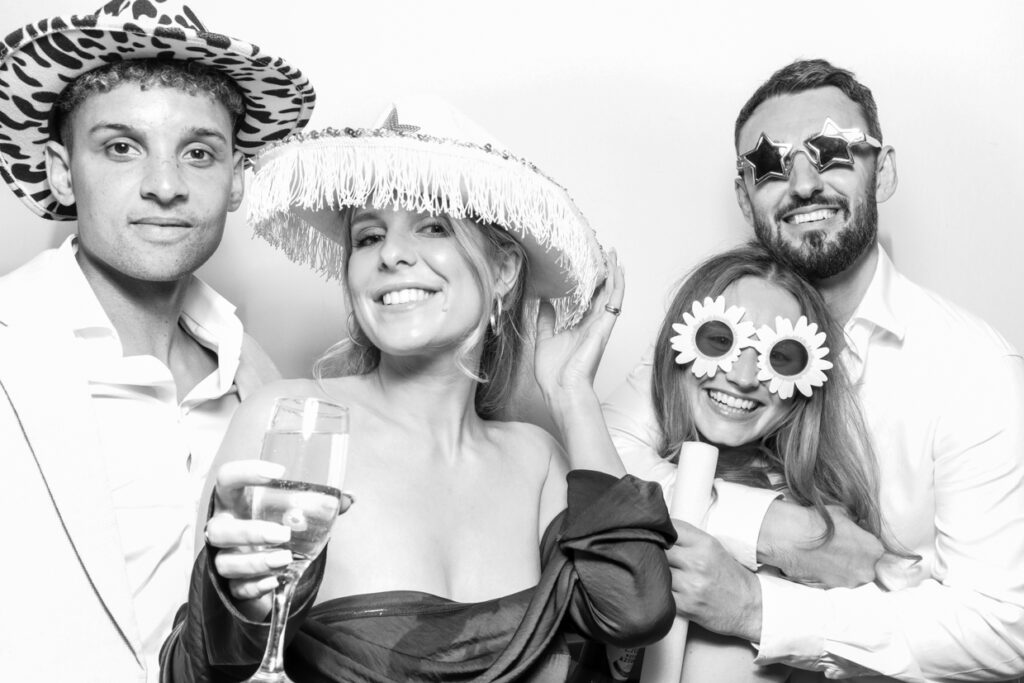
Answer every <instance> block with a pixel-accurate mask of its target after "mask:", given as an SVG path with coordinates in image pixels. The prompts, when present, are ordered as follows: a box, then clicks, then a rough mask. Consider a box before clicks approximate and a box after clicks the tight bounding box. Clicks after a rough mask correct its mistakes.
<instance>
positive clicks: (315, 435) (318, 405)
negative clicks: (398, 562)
mask: <svg viewBox="0 0 1024 683" xmlns="http://www.w3.org/2000/svg"><path fill="white" fill-rule="evenodd" d="M347 448H348V409H347V408H345V407H344V406H340V405H337V404H335V403H329V402H327V401H321V400H319V399H315V398H279V399H277V401H276V402H275V404H274V411H273V414H272V415H271V418H270V425H269V426H268V428H267V432H266V434H265V436H264V437H263V448H262V450H261V451H260V460H265V461H268V462H273V463H277V464H278V465H282V466H283V467H284V472H283V473H282V474H281V476H280V478H278V479H272V480H270V481H268V482H267V483H265V484H262V485H259V486H248V487H246V496H245V499H246V500H247V501H251V505H249V506H248V512H249V514H250V515H251V519H255V520H263V521H268V522H274V523H276V524H281V525H283V526H286V527H288V528H289V529H291V539H290V540H289V541H288V542H286V543H283V544H281V546H280V547H281V548H285V549H287V550H289V551H291V553H292V561H291V563H290V564H289V565H288V566H287V567H284V568H282V569H280V570H278V572H277V579H278V584H277V587H276V588H275V589H274V601H273V607H272V610H271V617H270V635H269V638H268V640H267V649H266V652H265V653H264V655H263V661H262V662H261V663H260V668H259V670H258V671H257V672H256V673H255V674H254V675H253V676H252V678H250V679H249V682H250V683H291V679H289V678H288V676H287V675H285V672H284V662H283V653H284V630H285V629H284V627H285V623H286V622H287V620H288V611H289V609H290V607H291V601H292V594H293V593H294V592H295V582H296V581H297V580H298V578H299V577H300V576H301V575H302V572H304V571H305V570H306V568H307V567H308V566H309V565H310V563H311V562H312V561H313V560H315V559H316V557H317V555H319V554H320V551H321V550H323V548H324V546H325V545H326V544H327V539H328V537H329V536H330V533H331V526H332V525H333V524H334V520H335V519H336V518H337V517H338V512H339V510H340V507H341V485H342V481H343V480H344V475H345V464H346V460H347Z"/></svg>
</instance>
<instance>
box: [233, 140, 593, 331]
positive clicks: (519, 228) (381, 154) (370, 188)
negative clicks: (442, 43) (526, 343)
mask: <svg viewBox="0 0 1024 683" xmlns="http://www.w3.org/2000/svg"><path fill="white" fill-rule="evenodd" d="M379 142H380V141H379V140H368V141H364V140H358V139H357V140H353V139H348V140H346V141H345V143H346V144H344V145H342V144H332V142H331V141H329V140H326V141H321V142H318V143H313V142H310V141H307V142H306V143H304V144H303V145H302V146H301V148H288V147H279V148H278V149H276V150H274V152H273V153H272V154H269V155H267V156H266V157H265V158H264V159H263V161H262V163H261V164H260V166H261V168H260V170H259V172H258V173H257V174H256V176H255V178H254V181H253V183H252V187H251V189H250V191H249V193H248V197H249V221H250V223H251V224H252V225H253V229H254V231H255V233H256V234H257V235H259V236H260V237H262V238H263V239H265V240H267V241H268V242H270V243H271V244H272V245H274V246H275V247H277V248H279V249H281V250H282V251H284V253H285V254H287V255H288V257H289V258H290V259H292V260H293V261H295V262H297V263H301V264H306V265H309V266H310V267H312V268H313V269H314V270H316V271H317V272H319V273H321V274H323V275H325V276H327V277H333V278H339V279H340V278H341V274H342V272H343V265H344V263H345V253H344V252H345V250H344V247H343V245H342V244H341V243H340V241H338V240H336V239H332V237H330V236H328V235H327V234H325V233H324V232H322V231H321V230H318V229H317V226H316V225H315V224H314V222H318V218H314V214H307V215H305V216H304V215H303V212H302V211H299V212H296V211H295V210H296V209H301V210H305V211H306V212H320V211H328V212H329V211H331V210H334V211H338V210H340V209H341V208H343V207H351V206H364V205H372V206H377V207H381V208H383V207H385V206H388V207H395V208H398V209H403V210H407V211H417V212H426V213H431V214H446V215H448V216H450V217H452V218H472V219H474V220H478V221H481V222H483V223H492V224H496V225H498V226H500V227H503V228H505V229H507V230H509V231H510V232H512V233H513V234H517V235H519V236H520V237H522V236H524V235H525V234H527V233H528V234H529V235H530V236H531V237H532V238H533V239H534V240H535V241H537V242H538V243H539V244H540V245H541V246H542V247H544V248H545V249H554V250H556V251H557V252H558V253H559V256H558V258H557V259H556V262H557V264H558V266H559V267H560V268H561V269H562V270H563V271H564V272H567V273H569V274H570V275H571V279H572V282H573V285H574V286H573V289H572V291H571V292H570V293H569V294H568V295H567V296H564V297H560V298H558V299H555V300H552V302H551V303H552V305H553V306H554V307H555V311H556V326H557V327H558V329H562V328H564V327H568V326H571V325H573V324H575V323H576V322H578V321H579V319H580V318H581V317H582V316H583V314H584V312H585V311H586V310H587V308H588V306H589V304H590V297H591V295H592V293H593V291H594V288H595V287H596V286H597V284H598V282H599V281H600V280H601V279H603V277H604V272H605V270H604V260H603V258H602V256H601V255H600V254H595V253H594V250H595V246H594V245H595V244H596V241H595V240H594V239H593V235H592V231H591V228H590V226H589V225H588V224H587V222H586V219H585V218H584V217H583V215H582V214H581V213H580V212H579V210H578V209H577V208H576V206H575V204H573V202H572V200H571V199H570V197H569V196H568V194H567V193H566V192H565V190H564V189H562V188H561V187H560V186H558V185H556V184H555V183H553V182H551V181H549V180H547V179H546V178H544V177H543V176H541V175H539V174H538V173H537V172H536V171H535V170H531V169H530V168H529V167H527V166H525V165H523V164H522V163H521V162H519V161H517V160H506V159H500V158H492V157H491V156H489V155H483V154H481V153H479V152H474V151H472V150H466V149H462V148H457V147H454V146H453V147H449V148H447V149H441V150H439V149H438V145H437V144H427V143H424V144H416V143H415V141H408V140H404V141H402V142H403V143H404V144H401V145H383V144H373V143H379ZM326 222H329V223H332V224H336V221H334V220H333V219H330V220H328V221H326ZM326 222H325V223H326ZM588 233H589V235H588ZM597 249H599V247H597Z"/></svg>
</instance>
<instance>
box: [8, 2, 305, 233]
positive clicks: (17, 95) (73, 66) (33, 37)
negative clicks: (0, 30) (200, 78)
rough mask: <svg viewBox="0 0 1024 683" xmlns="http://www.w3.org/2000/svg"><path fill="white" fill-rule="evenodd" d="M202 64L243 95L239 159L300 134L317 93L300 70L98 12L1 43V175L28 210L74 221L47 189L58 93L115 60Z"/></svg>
mask: <svg viewBox="0 0 1024 683" xmlns="http://www.w3.org/2000/svg"><path fill="white" fill-rule="evenodd" d="M148 58H159V59H172V60H181V61H191V62H199V63H201V64H204V65H206V66H209V67H212V68H215V69H217V70H219V71H221V72H223V73H224V74H226V75H227V76H228V77H230V78H231V79H233V80H234V81H235V83H236V84H237V85H238V87H239V88H240V89H241V91H242V93H243V95H244V96H245V107H246V112H245V116H244V117H243V119H242V120H241V122H240V125H239V128H238V132H237V135H236V137H235V143H236V149H238V150H239V151H241V152H242V154H244V155H245V156H246V157H250V156H252V155H254V154H255V153H257V152H259V151H260V150H261V149H263V148H264V147H265V146H266V145H268V144H270V143H273V142H275V141H279V140H281V139H283V138H285V137H287V136H288V135H289V134H291V133H294V132H297V131H299V130H301V129H302V127H303V126H305V124H306V123H307V122H308V121H309V117H310V116H311V115H312V112H313V105H314V103H315V100H316V95H315V93H314V91H313V88H312V86H311V85H310V84H309V81H308V80H307V79H306V77H305V76H304V75H303V74H302V72H300V71H299V70H298V69H295V68H293V67H291V66H290V65H289V64H287V63H286V62H284V61H283V60H281V59H278V58H275V57H271V56H269V55H266V54H263V53H262V51H261V50H260V48H259V47H257V46H255V45H253V44H251V43H247V42H244V41H241V40H237V39H235V38H231V37H229V36H225V35H222V34H218V33H211V32H207V31H198V30H195V29H192V28H186V27H181V26H145V25H142V24H138V23H131V22H125V21H123V20H120V21H117V20H115V19H114V18H112V17H106V16H103V17H97V16H95V15H82V16H71V17H67V18H57V19H51V20H44V21H41V22H39V23H38V24H33V25H31V26H29V27H26V28H25V29H22V30H20V31H16V32H14V33H12V34H10V35H9V36H8V37H7V38H6V39H5V41H4V43H3V46H2V47H0V175H2V176H3V178H4V180H5V181H6V182H7V184H8V185H10V187H11V189H12V190H13V191H14V193H15V194H16V195H18V196H19V197H20V198H21V199H22V201H24V202H25V203H26V204H27V205H28V206H29V207H30V208H31V209H32V210H33V211H34V212H35V213H37V214H39V215H40V216H42V217H43V218H49V219H53V220H74V219H75V217H76V212H75V207H74V206H73V205H72V206H63V205H61V204H60V203H59V202H57V200H56V198H55V197H53V195H52V194H51V193H50V188H49V185H48V183H47V180H46V167H45V148H46V143H47V142H48V141H49V140H50V139H51V137H52V136H51V131H50V124H51V113H52V109H53V105H54V102H55V101H56V99H57V95H58V94H59V93H60V92H61V91H62V90H63V89H64V88H65V87H66V86H67V85H68V84H69V83H71V82H72V81H73V80H75V79H76V78H77V77H78V76H80V75H82V74H84V73H87V72H89V71H92V70H94V69H96V68H98V67H101V66H105V65H107V64H110V63H112V62H115V61H120V60H128V59H148Z"/></svg>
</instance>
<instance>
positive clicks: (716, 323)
mask: <svg viewBox="0 0 1024 683" xmlns="http://www.w3.org/2000/svg"><path fill="white" fill-rule="evenodd" d="M733 339H734V337H733V334H732V328H731V327H729V326H728V325H726V324H725V323H724V322H722V321H721V320H709V321H708V322H706V323H704V324H703V325H701V326H700V327H698V328H697V334H696V335H695V336H694V343H695V344H696V345H697V349H698V350H699V351H700V352H701V353H702V354H704V355H705V356H706V357H708V358H720V357H722V356H724V355H726V354H728V353H729V352H730V351H732V345H733Z"/></svg>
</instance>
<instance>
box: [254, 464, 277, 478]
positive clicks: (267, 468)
mask: <svg viewBox="0 0 1024 683" xmlns="http://www.w3.org/2000/svg"><path fill="white" fill-rule="evenodd" d="M256 463H257V464H256V466H255V470H256V474H258V475H259V476H261V477H266V478H267V479H278V478H279V477H280V476H281V475H282V474H284V465H281V464H278V463H276V462H267V461H266V460H257V461H256Z"/></svg>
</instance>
